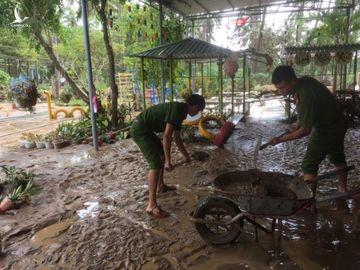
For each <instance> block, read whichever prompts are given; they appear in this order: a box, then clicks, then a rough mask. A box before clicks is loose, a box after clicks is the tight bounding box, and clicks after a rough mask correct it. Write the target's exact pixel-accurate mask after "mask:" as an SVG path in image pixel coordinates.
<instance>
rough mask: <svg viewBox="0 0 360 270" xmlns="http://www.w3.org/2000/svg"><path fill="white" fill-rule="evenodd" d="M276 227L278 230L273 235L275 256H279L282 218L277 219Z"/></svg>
mask: <svg viewBox="0 0 360 270" xmlns="http://www.w3.org/2000/svg"><path fill="white" fill-rule="evenodd" d="M277 225H278V226H277V227H278V231H277V234H276V236H275V256H276V257H279V256H280V251H281V238H282V229H283V223H282V219H278V220H277Z"/></svg>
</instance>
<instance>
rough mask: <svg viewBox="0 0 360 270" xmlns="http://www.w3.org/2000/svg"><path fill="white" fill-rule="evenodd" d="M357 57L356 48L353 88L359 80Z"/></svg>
mask: <svg viewBox="0 0 360 270" xmlns="http://www.w3.org/2000/svg"><path fill="white" fill-rule="evenodd" d="M357 58H358V53H357V50H356V51H355V59H354V89H353V90H355V86H356V85H357V84H358V83H359V84H360V82H358V81H357V74H356V73H357V70H356V69H357Z"/></svg>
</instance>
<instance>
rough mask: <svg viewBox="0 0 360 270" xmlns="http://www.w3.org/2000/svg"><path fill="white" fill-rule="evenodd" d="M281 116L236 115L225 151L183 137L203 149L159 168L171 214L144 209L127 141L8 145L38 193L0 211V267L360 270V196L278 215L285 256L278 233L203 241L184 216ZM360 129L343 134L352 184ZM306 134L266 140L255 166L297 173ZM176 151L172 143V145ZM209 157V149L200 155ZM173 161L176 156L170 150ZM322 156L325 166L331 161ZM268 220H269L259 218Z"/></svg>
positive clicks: (141, 178)
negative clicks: (243, 118) (239, 118)
mask: <svg viewBox="0 0 360 270" xmlns="http://www.w3.org/2000/svg"><path fill="white" fill-rule="evenodd" d="M284 127H285V125H284V124H281V123H280V122H279V121H270V120H269V121H265V120H264V121H248V122H247V123H239V124H238V125H237V129H236V130H235V132H234V135H233V136H232V137H231V139H230V141H229V143H228V144H227V145H226V147H225V149H218V148H216V147H214V146H212V145H210V144H200V143H193V144H187V147H188V149H189V152H190V153H195V152H205V153H207V154H208V156H207V157H205V158H204V159H202V160H201V161H200V160H194V161H192V163H191V164H189V165H184V164H183V165H179V166H177V167H176V168H175V169H174V170H173V171H171V172H166V173H165V181H166V182H167V183H169V184H173V185H176V187H177V188H178V189H177V191H173V192H169V193H165V194H161V195H160V196H159V204H160V205H161V206H162V207H163V208H164V209H166V210H168V211H170V212H171V216H170V217H169V218H167V219H161V220H158V219H154V218H152V217H150V216H148V215H147V214H146V213H145V211H144V210H145V207H146V203H147V186H146V181H145V174H146V171H147V169H146V163H145V161H144V160H143V158H142V156H141V155H140V153H139V151H138V149H137V148H136V146H135V145H134V143H133V142H132V141H131V140H125V141H121V142H118V143H116V144H114V145H109V146H104V147H101V148H100V151H99V152H98V153H95V152H94V151H93V150H92V149H91V146H88V145H76V146H72V147H67V148H64V149H62V150H20V149H18V150H14V151H11V152H8V153H6V155H2V156H1V164H2V165H16V166H20V167H22V168H26V169H28V170H31V171H32V172H34V173H35V174H36V175H37V177H36V180H37V182H38V183H39V184H40V185H41V187H42V188H43V192H42V193H41V194H39V195H36V196H34V197H33V198H32V203H31V205H27V206H23V207H21V208H19V209H16V210H11V211H9V212H7V213H6V214H3V215H0V233H1V235H2V236H1V238H2V251H3V253H4V254H3V256H2V257H1V259H0V268H1V269H24V270H26V269H31V270H33V269H143V270H145V269H198V270H200V269H206V270H211V269H219V270H220V269H221V270H230V269H231V270H235V269H256V270H260V269H306V270H310V269H354V270H355V269H360V245H359V240H360V196H354V197H353V198H351V199H347V200H337V201H330V202H328V201H326V202H322V203H318V204H317V207H318V211H317V212H316V213H312V212H309V211H305V212H303V213H302V214H301V215H297V216H294V217H289V218H288V219H286V220H284V232H283V241H282V243H281V250H282V252H281V254H280V257H279V258H276V257H275V249H274V247H275V245H274V237H273V236H272V235H267V234H265V233H263V232H261V231H259V242H256V241H255V236H254V228H253V227H251V226H250V225H247V226H246V227H245V231H246V233H242V234H240V236H239V237H238V239H237V240H236V241H235V243H233V244H227V245H225V246H211V245H209V244H206V243H205V242H204V241H203V239H201V237H200V236H199V234H198V233H197V231H196V230H195V228H194V224H192V222H190V221H189V219H188V215H189V213H190V212H191V211H193V210H194V207H195V205H196V203H197V202H198V200H199V199H201V198H204V197H206V196H209V195H210V194H211V192H212V180H213V179H214V178H215V177H216V176H217V175H219V174H220V173H223V172H228V171H232V170H247V169H251V168H253V167H254V163H253V151H254V147H255V144H256V142H257V140H258V138H259V136H262V137H263V141H266V140H267V139H269V138H270V137H272V136H273V135H276V134H280V133H282V130H283V129H284ZM359 135H360V129H350V130H349V131H348V133H347V135H346V155H347V160H348V162H349V165H350V164H351V165H355V167H356V168H355V170H353V171H352V172H350V173H349V184H348V186H349V188H352V187H358V186H359V185H360V179H359V163H360V157H359V152H360V151H359V150H360V142H359ZM305 147H306V139H303V140H299V141H296V142H289V143H286V144H283V145H278V146H276V147H268V148H266V149H265V150H263V151H261V152H260V153H259V155H258V161H257V168H258V169H261V170H264V171H278V172H283V173H287V174H296V175H300V174H301V171H300V169H299V165H300V163H301V159H302V156H303V154H304V150H305ZM173 149H174V150H175V149H176V147H173ZM205 156H206V155H205ZM173 157H174V159H175V160H176V161H175V162H174V163H180V162H181V161H182V157H181V155H180V153H179V152H177V150H176V151H174V153H173ZM331 168H332V167H331V165H330V164H329V163H328V162H327V161H325V162H323V164H322V165H321V172H325V171H328V170H329V169H331ZM334 191H336V180H335V179H329V180H326V181H325V180H324V181H322V182H321V183H320V186H319V189H318V194H317V196H318V197H321V196H324V195H327V194H331V193H332V192H334ZM261 222H262V223H264V224H265V223H269V221H268V220H263V221H261Z"/></svg>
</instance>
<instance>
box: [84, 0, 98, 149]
mask: <svg viewBox="0 0 360 270" xmlns="http://www.w3.org/2000/svg"><path fill="white" fill-rule="evenodd" d="M86 3H87V2H86V0H81V12H82V19H83V27H84V47H85V59H86V69H87V80H88V84H89V85H88V87H89V107H90V117H91V132H92V138H93V145H94V149H95V151H98V150H99V146H98V137H97V130H96V116H95V112H94V99H93V97H94V96H95V91H94V84H93V78H92V67H91V54H90V41H89V26H88V18H87V6H86ZM95 97H96V96H95ZM95 102H96V99H95Z"/></svg>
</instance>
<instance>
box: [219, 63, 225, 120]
mask: <svg viewBox="0 0 360 270" xmlns="http://www.w3.org/2000/svg"><path fill="white" fill-rule="evenodd" d="M218 77H219V87H220V100H219V101H220V114H221V115H223V113H224V112H223V110H224V102H223V97H224V93H223V59H222V58H221V57H220V58H219V61H218Z"/></svg>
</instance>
